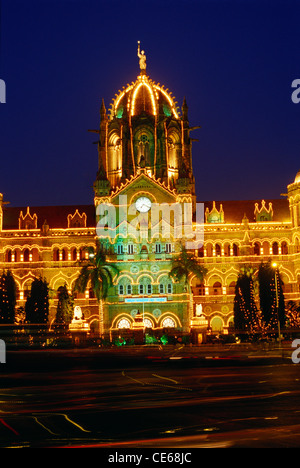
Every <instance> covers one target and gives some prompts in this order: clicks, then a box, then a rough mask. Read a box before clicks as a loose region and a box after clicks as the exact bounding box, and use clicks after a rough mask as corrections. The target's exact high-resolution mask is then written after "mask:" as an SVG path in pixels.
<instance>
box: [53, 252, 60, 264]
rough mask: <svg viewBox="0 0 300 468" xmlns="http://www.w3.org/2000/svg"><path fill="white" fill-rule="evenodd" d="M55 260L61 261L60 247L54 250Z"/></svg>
mask: <svg viewBox="0 0 300 468" xmlns="http://www.w3.org/2000/svg"><path fill="white" fill-rule="evenodd" d="M53 260H54V261H55V262H58V261H59V249H54V250H53Z"/></svg>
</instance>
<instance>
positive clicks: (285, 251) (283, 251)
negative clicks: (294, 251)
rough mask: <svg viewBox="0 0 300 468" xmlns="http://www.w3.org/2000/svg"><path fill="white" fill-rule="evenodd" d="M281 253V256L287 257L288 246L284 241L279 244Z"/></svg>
mask: <svg viewBox="0 0 300 468" xmlns="http://www.w3.org/2000/svg"><path fill="white" fill-rule="evenodd" d="M281 253H282V255H287V254H288V245H287V243H286V242H285V241H283V242H282V243H281Z"/></svg>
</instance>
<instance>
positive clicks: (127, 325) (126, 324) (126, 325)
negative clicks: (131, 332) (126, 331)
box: [118, 318, 130, 328]
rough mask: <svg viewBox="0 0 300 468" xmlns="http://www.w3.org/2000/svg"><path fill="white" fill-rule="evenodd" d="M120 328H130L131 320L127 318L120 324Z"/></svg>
mask: <svg viewBox="0 0 300 468" xmlns="http://www.w3.org/2000/svg"><path fill="white" fill-rule="evenodd" d="M118 328H130V322H129V320H127V319H125V318H124V319H122V320H120V322H119V323H118Z"/></svg>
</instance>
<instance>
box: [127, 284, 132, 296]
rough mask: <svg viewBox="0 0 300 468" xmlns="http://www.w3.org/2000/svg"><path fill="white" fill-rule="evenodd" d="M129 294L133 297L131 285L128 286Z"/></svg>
mask: <svg viewBox="0 0 300 468" xmlns="http://www.w3.org/2000/svg"><path fill="white" fill-rule="evenodd" d="M127 294H128V295H131V294H132V286H131V284H127Z"/></svg>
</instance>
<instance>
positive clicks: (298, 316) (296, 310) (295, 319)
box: [286, 301, 300, 328]
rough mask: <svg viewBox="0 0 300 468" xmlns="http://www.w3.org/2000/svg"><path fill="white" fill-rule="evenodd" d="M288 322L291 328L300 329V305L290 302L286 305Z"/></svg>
mask: <svg viewBox="0 0 300 468" xmlns="http://www.w3.org/2000/svg"><path fill="white" fill-rule="evenodd" d="M286 320H287V323H288V326H289V327H291V328H300V305H299V303H297V302H295V301H288V303H287V305H286Z"/></svg>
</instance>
